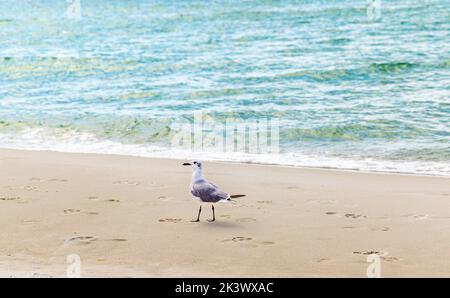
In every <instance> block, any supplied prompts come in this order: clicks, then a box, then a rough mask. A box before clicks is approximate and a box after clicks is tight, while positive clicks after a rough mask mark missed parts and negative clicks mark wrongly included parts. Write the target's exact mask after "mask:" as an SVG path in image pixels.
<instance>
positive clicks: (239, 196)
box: [230, 195, 246, 199]
mask: <svg viewBox="0 0 450 298" xmlns="http://www.w3.org/2000/svg"><path fill="white" fill-rule="evenodd" d="M245 196H246V195H231V196H230V198H231V199H236V198H242V197H245Z"/></svg>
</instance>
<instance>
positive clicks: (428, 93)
mask: <svg viewBox="0 0 450 298" xmlns="http://www.w3.org/2000/svg"><path fill="white" fill-rule="evenodd" d="M80 4H81V5H80V7H81V19H79V20H77V19H71V18H68V15H67V13H66V10H67V6H68V3H67V2H66V1H63V0H61V1H56V0H54V1H27V0H22V1H20V0H19V1H12V0H11V1H10V0H2V1H0V147H8V148H27V149H45V150H48V149H50V150H60V151H77V152H98V153H117V154H127V155H143V156H166V157H178V158H180V157H181V158H194V157H196V158H198V157H201V158H204V159H222V160H235V161H245V162H260V163H276V164H289V165H302V166H318V167H332V168H343V169H361V170H377V171H395V172H409V173H422V174H436V175H446V176H449V175H450V3H449V1H448V0H429V1H412V0H404V1H400V0H395V1H387V0H385V1H383V2H382V3H381V18H380V19H377V20H373V19H369V18H368V16H367V12H366V7H367V2H366V1H365V0H364V1H264V0H260V1H257V0H249V1H237V0H236V1H162V0H161V1H96V0H89V1H87V0H84V1H83V0H81V1H80ZM198 112H203V113H205V114H207V115H208V117H211V118H212V119H213V120H214V121H218V122H220V121H224V119H226V118H229V117H233V118H235V119H239V120H240V121H243V122H246V121H248V122H255V121H256V120H260V119H267V118H272V119H275V118H276V119H278V121H279V124H280V129H279V136H280V153H279V154H248V153H247V154H246V153H239V152H237V153H220V152H208V151H206V152H200V153H199V152H197V153H192V152H189V151H183V150H175V149H174V148H172V147H171V146H170V143H171V139H172V138H173V136H174V135H175V134H176V133H177V128H178V129H179V127H180V125H179V124H180V123H186V121H190V120H191V119H192V117H193V114H194V113H198Z"/></svg>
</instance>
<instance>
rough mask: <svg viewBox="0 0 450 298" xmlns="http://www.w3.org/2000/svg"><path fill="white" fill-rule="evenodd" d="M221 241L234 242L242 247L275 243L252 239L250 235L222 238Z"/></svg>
mask: <svg viewBox="0 0 450 298" xmlns="http://www.w3.org/2000/svg"><path fill="white" fill-rule="evenodd" d="M221 242H235V243H239V244H240V245H242V246H244V247H257V246H258V245H264V246H267V245H274V244H275V242H273V241H254V239H253V238H251V237H243V236H237V237H233V238H231V239H223V240H222V241H221Z"/></svg>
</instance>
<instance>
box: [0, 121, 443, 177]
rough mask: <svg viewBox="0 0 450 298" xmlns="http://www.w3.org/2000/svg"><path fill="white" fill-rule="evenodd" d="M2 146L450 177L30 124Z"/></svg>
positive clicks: (406, 167)
mask: <svg viewBox="0 0 450 298" xmlns="http://www.w3.org/2000/svg"><path fill="white" fill-rule="evenodd" d="M0 147H1V148H8V149H22V150H38V151H42V150H48V151H59V152H71V153H96V154H115V155H128V156H142V157H157V158H172V159H186V160H193V159H200V160H210V161H230V162H241V163H256V164H271V165H284V166H299V167H313V168H330V169H341V170H354V171H375V172H392V173H405V174H419V175H435V176H449V177H450V163H443V162H422V161H417V162H413V161H405V162H402V161H389V160H377V159H353V160H352V159H344V158H337V157H327V156H323V155H321V156H314V155H305V154H298V153H280V154H247V153H240V152H193V151H189V150H181V149H171V148H167V147H163V146H154V145H140V144H123V143H120V142H115V141H110V140H99V139H98V138H96V137H95V136H94V135H92V134H89V133H78V132H74V131H68V132H65V133H64V134H58V135H52V134H49V133H48V131H46V130H45V129H41V128H39V129H38V128H28V129H25V130H23V131H22V132H21V133H20V134H17V133H11V134H7V133H3V134H0Z"/></svg>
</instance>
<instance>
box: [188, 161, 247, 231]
mask: <svg viewBox="0 0 450 298" xmlns="http://www.w3.org/2000/svg"><path fill="white" fill-rule="evenodd" d="M183 166H193V173H192V180H191V186H190V189H191V194H192V195H193V196H194V197H195V198H197V199H199V200H200V202H203V203H212V204H211V206H212V213H213V217H212V219H211V220H208V221H209V222H213V221H215V220H216V216H215V214H214V203H218V202H228V201H231V199H234V198H240V197H244V196H245V195H229V194H228V193H226V192H223V191H221V190H220V189H219V187H218V186H217V185H214V184H213V183H211V182H208V181H207V180H206V179H205V178H203V174H202V163H201V162H200V161H193V162H192V163H189V162H185V163H183ZM201 212H202V205H200V208H199V209H198V216H197V219H196V220H193V222H199V221H200V213H201Z"/></svg>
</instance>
